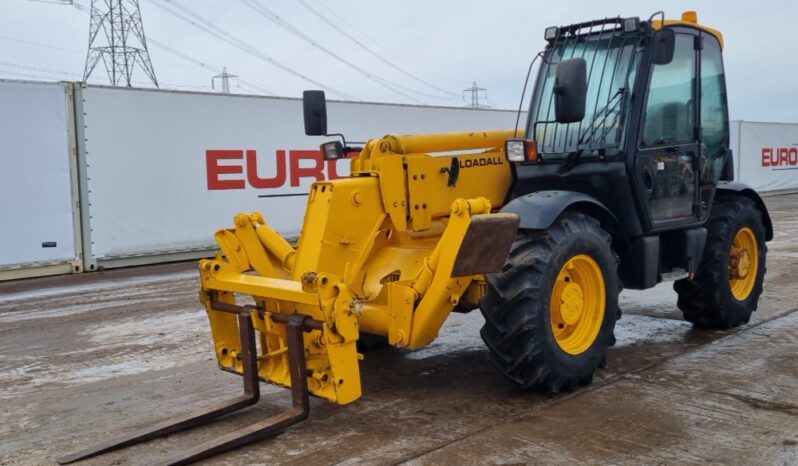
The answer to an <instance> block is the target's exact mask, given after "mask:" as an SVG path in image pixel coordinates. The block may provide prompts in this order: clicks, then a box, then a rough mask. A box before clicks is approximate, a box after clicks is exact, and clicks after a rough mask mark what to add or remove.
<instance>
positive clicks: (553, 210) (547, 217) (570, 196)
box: [501, 191, 617, 230]
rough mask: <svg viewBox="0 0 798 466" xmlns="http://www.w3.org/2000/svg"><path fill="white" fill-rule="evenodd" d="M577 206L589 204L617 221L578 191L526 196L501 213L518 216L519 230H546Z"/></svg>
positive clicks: (590, 198) (601, 206) (606, 210)
mask: <svg viewBox="0 0 798 466" xmlns="http://www.w3.org/2000/svg"><path fill="white" fill-rule="evenodd" d="M576 204H580V205H586V204H587V205H589V206H590V207H592V208H598V209H601V210H602V211H604V212H605V213H606V214H607V215H608V216H610V217H611V218H612V219H613V220H615V216H614V215H612V212H610V210H609V209H608V208H607V207H606V206H605V205H604V204H602V203H601V202H599V201H598V200H597V199H596V198H594V197H593V196H589V195H587V194H584V193H579V192H576V191H537V192H534V193H530V194H526V195H524V196H521V197H517V198H515V199H513V200H512V201H510V202H508V203H507V204H505V206H504V207H502V209H501V212H508V213H513V214H516V215H518V217H520V218H521V224H520V225H519V228H522V229H529V230H545V229H546V228H549V227H550V226H551V225H552V224H554V221H555V220H557V217H559V216H560V214H562V213H563V212H564V211H565V209H567V208H568V207H571V206H573V205H576ZM616 223H617V222H616Z"/></svg>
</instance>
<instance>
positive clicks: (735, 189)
mask: <svg viewBox="0 0 798 466" xmlns="http://www.w3.org/2000/svg"><path fill="white" fill-rule="evenodd" d="M723 195H742V196H745V197H748V198H750V199H751V200H753V201H754V202H755V203H756V205H757V207H759V210H760V211H762V221H763V222H764V223H765V241H770V240H772V239H773V222H772V221H771V220H770V213H768V208H767V206H765V202H764V201H763V200H762V198H761V197H760V196H759V194H758V193H757V192H756V191H754V188H752V187H750V186H748V185H747V184H745V183H741V182H739V181H729V182H720V183H718V190H717V194H716V195H715V197H716V198H720V197H722V196H723ZM521 223H522V224H523V223H524V221H523V217H522V219H521Z"/></svg>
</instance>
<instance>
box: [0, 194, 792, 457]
mask: <svg viewBox="0 0 798 466" xmlns="http://www.w3.org/2000/svg"><path fill="white" fill-rule="evenodd" d="M767 203H768V205H769V208H770V209H771V214H772V216H773V220H774V223H775V229H776V238H775V240H774V241H773V242H771V243H770V244H769V248H770V250H769V253H768V275H767V281H766V283H765V293H764V295H763V297H762V300H761V302H760V306H759V310H758V311H757V312H756V313H755V314H754V317H753V319H752V320H751V322H750V323H749V324H747V325H745V326H743V327H741V328H738V329H735V330H733V331H697V330H694V329H692V327H691V326H690V324H688V323H686V322H684V321H683V320H682V319H681V313H680V312H679V310H678V309H677V308H676V296H675V293H674V292H673V290H672V285H671V284H670V283H665V284H661V285H660V286H658V287H657V288H655V289H653V290H649V291H645V292H632V291H626V292H624V293H623V294H622V295H621V306H622V309H623V311H624V316H623V318H622V319H621V320H620V321H619V322H618V327H617V329H616V334H617V337H618V344H617V346H616V347H614V348H612V349H611V350H610V353H609V358H608V367H607V369H605V370H603V371H600V372H599V373H598V375H597V377H596V380H595V383H594V384H593V385H592V386H590V387H587V388H582V389H579V390H577V391H575V392H574V393H570V394H565V395H559V396H541V395H534V394H527V393H522V392H520V391H519V390H518V389H516V388H515V387H514V386H513V385H511V384H510V383H509V382H507V381H506V380H505V379H503V378H502V377H501V376H500V375H499V374H498V373H497V372H496V371H494V369H493V368H492V367H491V366H490V364H489V362H488V355H487V350H486V349H485V347H484V345H483V344H482V341H481V340H480V338H479V333H478V332H479V328H480V326H481V323H482V317H481V316H480V315H479V313H478V312H475V313H471V314H467V315H453V317H452V318H451V319H450V320H449V321H448V322H447V324H446V325H445V327H444V329H443V330H442V331H441V337H440V338H439V339H438V340H437V341H436V342H435V343H434V344H433V345H432V346H430V347H429V348H426V349H424V350H421V351H417V352H409V351H403V350H398V349H393V348H385V349H380V350H377V351H374V352H371V353H369V354H367V356H366V360H365V361H364V362H363V364H362V375H363V388H364V395H363V398H362V399H361V400H359V401H358V402H356V403H354V404H352V405H349V406H335V405H332V404H329V403H327V402H324V401H322V400H318V399H314V400H312V412H311V417H310V419H309V420H308V421H306V422H305V423H303V424H301V425H299V426H296V427H293V428H291V429H289V430H288V431H287V432H286V433H284V434H283V435H281V436H279V437H276V438H274V439H270V440H265V441H262V442H259V443H257V444H254V445H252V446H249V447H245V448H241V449H238V450H236V451H234V452H231V453H227V454H224V455H220V456H218V457H216V458H214V459H212V460H210V461H207V462H206V463H207V464H228V465H245V464H246V465H249V464H270V463H289V464H314V465H325V464H335V463H344V464H396V463H410V464H441V463H443V464H520V463H531V464H574V463H587V464H607V463H612V464H628V465H637V464H652V463H653V464H672V463H680V464H707V463H710V464H712V463H716V464H784V465H787V464H791V465H792V464H798V263H797V261H796V259H798V195H791V196H778V197H771V198H768V199H767ZM262 386H263V392H264V394H263V400H262V401H261V402H260V403H259V404H258V405H256V406H255V407H253V408H250V409H248V410H246V411H244V412H241V413H240V414H238V415H233V416H230V417H229V418H226V419H224V420H222V421H219V422H217V423H216V424H214V425H212V426H209V427H205V428H201V429H198V430H196V431H193V432H188V433H181V434H177V435H173V436H171V437H168V438H166V439H162V440H156V441H152V442H150V443H148V444H146V445H143V446H136V447H131V448H127V449H124V450H121V451H119V452H115V453H111V454H107V455H105V456H102V457H99V458H97V459H94V460H89V461H86V462H85V463H81V464H98V465H99V464H103V465H105V464H115V465H127V464H130V465H144V464H150V463H152V462H153V461H154V460H156V459H157V458H159V457H162V456H163V455H164V453H166V452H170V451H174V450H176V449H181V448H187V447H189V446H193V445H196V444H197V443H198V442H200V441H202V440H204V439H207V438H210V437H213V436H217V435H220V434H222V433H226V432H229V431H232V430H234V429H236V428H238V427H242V426H246V425H248V424H251V423H253V422H256V421H258V420H261V419H263V418H265V417H266V416H269V415H271V414H273V413H276V412H279V411H280V410H283V409H285V408H286V407H287V406H288V393H287V392H286V391H284V390H281V389H276V388H273V387H270V386H266V385H262ZM239 392H240V378H238V377H236V376H233V375H230V374H227V373H224V372H221V371H219V370H218V369H217V368H216V363H215V361H214V359H213V358H212V347H211V340H210V336H209V332H208V327H207V324H206V318H205V315H204V312H203V310H202V308H201V306H200V305H199V303H198V301H197V280H196V272H195V271H194V265H193V264H174V265H166V266H155V267H140V268H134V269H127V270H116V271H109V272H103V273H97V274H87V275H82V276H68V277H56V278H46V279H35V280H25V281H20V282H15V283H6V284H2V285H0V407H2V409H0V464H1V465H17V464H21V465H32V464H53V463H54V459H55V458H56V457H58V456H60V455H63V454H65V453H69V452H71V451H73V450H75V449H78V448H82V447H84V446H87V445H88V444H91V443H93V442H96V441H97V440H100V439H103V438H105V437H107V436H109V435H112V434H118V433H123V432H127V431H130V430H132V429H135V428H136V427H140V426H144V425H146V424H148V423H151V422H153V421H156V420H158V419H161V418H163V417H164V416H168V415H171V414H177V413H182V412H185V411H188V410H191V409H194V408H198V407H201V406H203V405H205V404H207V403H208V402H212V401H216V400H219V399H222V398H225V397H228V396H231V395H235V394H238V393H239Z"/></svg>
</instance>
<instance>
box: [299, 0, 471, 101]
mask: <svg viewBox="0 0 798 466" xmlns="http://www.w3.org/2000/svg"><path fill="white" fill-rule="evenodd" d="M299 3H300V4H301V5H302V6H303V7H305V8H306V9H307V10H308V11H310V12H311V13H313V14H314V15H316V17H318V18H319V19H321V20H322V21H324V22H325V23H327V24H328V25H329V26H331V27H332V28H333V29H335V30H336V32H338V33H339V34H341V35H342V36H344V37H346V38H347V39H349V40H351V41H352V42H354V43H355V44H356V45H357V46H358V47H360V48H362V49H363V50H365V51H366V52H368V53H369V54H370V55H372V56H374V57H375V58H377V59H378V60H380V61H381V62H383V63H385V64H386V65H388V66H390V67H391V68H393V69H395V70H396V71H398V72H400V73H402V74H404V75H405V76H407V77H409V78H410V79H413V80H415V81H418V82H420V83H421V84H424V85H425V86H428V87H430V88H432V89H435V90H436V91H440V92H443V93H445V94H449V95H451V96H454V97H460V96H459V95H458V94H455V93H454V92H450V91H447V90H446V89H442V88H440V87H438V86H436V85H434V84H432V83H430V82H429V81H426V80H424V79H422V78H419V77H418V76H415V75H413V74H411V73H409V72H407V71H406V70H404V69H402V68H401V67H399V66H397V65H396V64H395V63H393V62H391V61H389V60H386V59H385V57H383V56H382V55H380V54H379V53H377V52H375V51H374V50H372V49H371V48H369V47H367V46H366V45H365V44H363V43H362V42H360V41H359V40H358V39H357V38H356V37H354V36H352V35H351V34H349V33H348V32H346V31H345V30H344V29H343V28H341V27H340V25H338V24H336V23H335V22H334V21H331V20H330V19H328V18H327V17H325V16H324V15H322V14H321V13H319V11H318V10H316V9H315V8H313V7H312V6H310V5H308V3H307V2H305V0H299ZM429 97H432V98H436V99H443V100H452V99H451V98H449V97H435V96H429Z"/></svg>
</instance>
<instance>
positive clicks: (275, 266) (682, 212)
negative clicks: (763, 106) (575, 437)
mask: <svg viewBox="0 0 798 466" xmlns="http://www.w3.org/2000/svg"><path fill="white" fill-rule="evenodd" d="M545 39H546V41H547V42H548V44H547V46H546V48H545V50H544V51H543V52H541V53H540V54H539V55H538V57H537V58H536V61H537V62H538V63H539V70H538V71H537V80H536V84H535V86H534V89H533V91H532V96H531V104H530V106H529V112H528V120H527V123H526V128H525V130H524V131H486V132H472V133H452V134H430V135H419V136H401V135H388V136H385V137H383V138H382V139H378V140H370V141H368V142H367V143H366V144H365V146H364V147H362V148H359V149H356V148H349V147H347V146H346V143H345V141H344V142H343V143H341V142H338V141H334V142H330V143H326V144H323V145H322V146H321V149H322V152H323V155H324V157H325V158H326V159H328V160H334V159H338V158H342V157H345V156H347V154H352V153H357V155H356V156H355V157H354V158H352V160H351V168H352V175H351V177H350V178H346V179H340V180H335V181H324V182H317V183H315V184H314V185H313V187H312V188H311V191H310V195H309V197H308V204H307V211H306V213H305V220H304V227H303V230H302V235H301V237H300V239H299V243H298V245H297V247H296V248H294V247H292V245H291V244H289V243H288V242H287V241H286V240H284V239H283V238H282V237H281V236H280V235H278V234H277V233H276V232H275V231H274V230H272V229H271V228H270V227H269V225H268V223H267V221H266V217H265V216H264V215H262V214H260V213H252V214H243V213H242V214H239V215H237V216H236V217H235V221H234V226H233V227H232V228H228V229H224V230H220V231H218V232H217V233H216V241H217V242H218V244H219V248H220V251H219V252H218V253H217V255H216V257H215V258H213V259H208V260H202V261H200V264H199V268H200V278H201V286H202V289H201V292H200V299H201V301H202V303H203V304H204V305H205V308H206V310H207V313H208V317H209V320H210V325H211V332H212V335H213V341H214V346H215V349H216V356H217V358H218V362H219V367H220V368H221V369H222V370H225V371H228V372H232V373H236V374H241V375H242V376H243V379H244V395H241V396H239V397H237V398H234V399H232V400H230V401H228V402H223V403H220V404H218V405H216V406H213V407H211V408H209V409H207V410H204V411H202V412H199V413H193V414H190V415H188V416H185V417H182V418H180V419H177V420H172V421H166V422H164V423H161V424H159V425H157V426H154V427H153V428H150V429H144V430H142V431H139V432H136V433H133V434H132V435H128V436H125V437H123V438H119V439H115V440H112V441H110V442H107V443H105V444H102V445H99V446H97V447H95V448H92V449H89V450H86V451H84V452H80V453H77V454H75V455H71V456H68V457H66V458H63V459H62V460H61V462H62V463H67V462H71V461H75V460H77V459H81V458H84V457H87V456H91V455H94V454H98V453H101V452H104V451H109V450H112V449H115V448H119V447H122V446H126V445H131V444H134V443H137V442H140V441H143V440H147V439H150V438H154V437H158V436H162V435H166V434H169V433H171V432H176V431H178V430H182V429H186V428H188V427H191V426H194V425H198V424H202V423H205V422H207V421H209V420H211V419H214V418H217V417H219V416H222V415H225V414H227V413H229V412H232V411H235V410H238V409H240V408H242V407H245V406H248V405H251V404H253V403H255V402H257V400H258V393H259V392H258V385H259V382H260V381H266V382H270V383H273V384H277V385H281V386H284V387H290V388H291V392H292V397H293V398H292V399H293V408H292V409H291V410H290V411H288V412H287V413H284V414H280V415H277V416H274V417H272V418H269V419H266V420H264V421H263V422H262V423H259V424H256V425H253V426H251V427H248V428H245V429H242V430H240V431H238V432H234V433H232V434H230V435H227V436H223V437H220V438H216V439H213V440H211V441H209V442H208V443H207V444H204V445H199V446H197V447H195V448H193V449H191V450H189V451H184V452H181V453H180V454H179V455H178V456H177V457H175V458H172V459H170V460H168V461H167V463H168V464H184V463H187V462H191V461H195V460H197V459H200V458H204V457H207V456H210V455H213V454H216V453H219V452H221V451H225V450H229V449H231V448H234V447H235V446H238V445H242V444H245V443H248V442H252V441H255V440H257V439H260V438H263V437H266V436H268V435H271V434H274V433H275V432H277V431H279V430H281V429H283V428H285V427H286V426H288V425H291V424H293V423H296V422H298V421H300V420H302V419H304V418H305V417H306V416H307V415H308V394H309V393H311V394H313V395H316V396H318V397H321V398H326V399H328V400H330V401H333V402H335V403H339V404H347V403H351V402H353V401H355V400H357V399H358V398H359V397H360V395H361V385H360V374H359V361H360V359H361V358H362V356H361V355H360V354H358V348H357V346H356V344H357V342H358V340H359V339H364V338H375V337H383V338H387V340H388V342H389V343H390V344H391V345H395V346H401V347H405V348H421V347H423V346H425V345H428V344H429V343H430V342H432V341H433V340H434V339H435V337H436V336H437V334H438V331H439V330H440V328H441V325H442V324H443V323H444V321H445V320H446V318H447V316H448V315H449V313H451V312H452V311H457V312H468V311H470V310H473V309H476V308H479V309H480V310H481V312H482V314H483V315H484V317H485V324H484V326H483V328H482V331H481V334H482V338H483V339H484V341H485V343H486V344H487V346H488V348H489V350H490V352H491V356H492V358H491V360H492V361H493V364H494V365H495V366H496V368H497V369H498V370H499V371H500V372H501V373H502V374H504V375H505V376H506V377H507V378H509V379H510V380H512V381H514V382H516V383H517V384H519V385H520V386H522V387H524V388H528V389H533V388H534V389H539V390H543V391H546V392H559V391H568V390H572V389H574V388H575V387H576V386H577V385H580V384H588V383H590V381H591V379H592V377H593V372H594V371H595V370H596V368H598V367H602V366H603V364H604V363H605V355H606V352H607V348H608V347H609V346H611V345H612V344H613V343H614V342H615V338H614V336H613V329H614V327H615V321H616V320H617V319H618V317H619V316H620V311H619V309H618V293H619V292H620V290H621V287H622V286H625V287H626V288H633V289H645V288H651V287H653V286H654V285H656V284H657V283H658V282H660V281H664V280H675V283H674V288H675V290H676V292H677V293H678V295H679V301H678V306H679V308H680V309H682V311H683V312H684V316H685V318H686V319H687V320H689V321H690V322H693V323H694V324H695V325H696V326H700V327H710V328H723V329H725V328H730V327H734V326H736V325H740V324H742V323H745V322H748V319H749V318H750V316H751V312H752V311H754V310H755V309H756V306H757V301H758V299H759V296H760V294H761V292H762V281H763V278H764V274H765V253H766V246H765V241H768V240H770V239H771V238H772V236H773V227H772V225H771V221H770V218H769V216H768V213H767V210H766V208H765V206H764V204H763V202H762V200H761V199H760V197H759V196H758V195H757V194H756V193H755V192H754V191H753V190H752V189H751V188H748V187H747V186H745V185H742V184H740V183H736V182H733V181H732V178H733V167H732V156H731V151H730V150H729V128H728V114H727V108H726V89H725V80H724V74H723V63H722V58H721V49H722V47H723V39H722V36H721V34H720V33H719V32H718V31H716V30H714V29H710V28H708V27H705V26H701V25H699V24H698V23H697V21H696V15H695V13H694V12H687V13H685V14H683V15H682V19H681V20H665V19H664V15H661V14H657V15H654V16H652V17H651V18H650V19H649V20H648V21H640V20H639V19H638V18H612V19H604V20H598V21H590V22H586V23H580V24H574V25H570V26H564V27H553V28H549V29H547V30H546V31H545ZM534 63H535V62H534V61H533V64H534ZM532 70H533V66H531V65H530V71H532ZM522 101H523V99H522ZM325 108H326V107H325V102H324V95H323V93H321V92H320V91H307V92H306V93H305V96H304V110H305V131H306V133H307V134H309V135H327V122H326V110H325ZM465 151H470V152H469V153H466V154H463V152H465ZM432 154H435V155H432ZM242 296H245V297H249V298H248V299H241V297H242ZM245 303H248V304H245Z"/></svg>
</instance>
